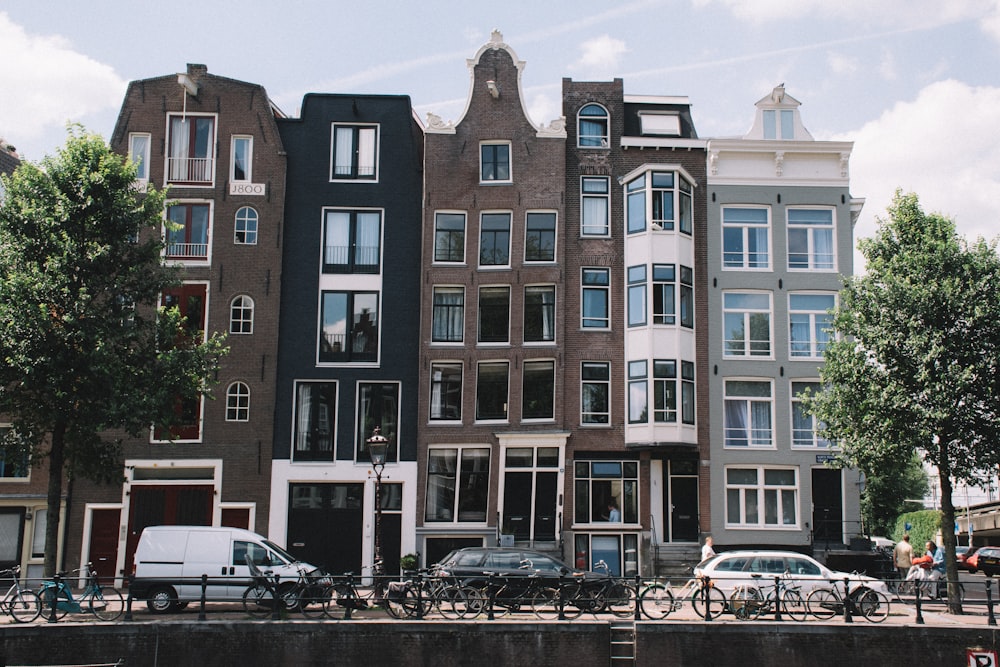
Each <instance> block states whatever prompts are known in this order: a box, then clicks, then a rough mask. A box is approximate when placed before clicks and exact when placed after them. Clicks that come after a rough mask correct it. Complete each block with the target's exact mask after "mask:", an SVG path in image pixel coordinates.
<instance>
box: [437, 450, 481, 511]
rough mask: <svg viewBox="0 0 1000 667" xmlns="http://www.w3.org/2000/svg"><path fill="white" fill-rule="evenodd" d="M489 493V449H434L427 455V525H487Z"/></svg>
mask: <svg viewBox="0 0 1000 667" xmlns="http://www.w3.org/2000/svg"><path fill="white" fill-rule="evenodd" d="M489 491H490V450H489V448H488V447H447V448H445V447H442V448H437V447H432V448H430V449H429V450H428V451H427V507H426V510H425V513H424V521H427V522H429V523H434V522H452V521H459V522H474V523H485V522H486V510H487V506H488V504H489V497H490V494H489Z"/></svg>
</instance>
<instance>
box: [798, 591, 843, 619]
mask: <svg viewBox="0 0 1000 667" xmlns="http://www.w3.org/2000/svg"><path fill="white" fill-rule="evenodd" d="M806 609H808V610H809V613H810V614H812V615H813V616H815V617H816V618H818V619H819V620H821V621H826V620H829V619H831V618H833V616H834V614H837V613H843V611H844V603H843V602H841V601H840V597H838V596H837V595H836V594H835V593H834V592H833V591H832V590H830V589H829V588H814V589H813V590H812V591H810V592H809V595H808V596H807V597H806Z"/></svg>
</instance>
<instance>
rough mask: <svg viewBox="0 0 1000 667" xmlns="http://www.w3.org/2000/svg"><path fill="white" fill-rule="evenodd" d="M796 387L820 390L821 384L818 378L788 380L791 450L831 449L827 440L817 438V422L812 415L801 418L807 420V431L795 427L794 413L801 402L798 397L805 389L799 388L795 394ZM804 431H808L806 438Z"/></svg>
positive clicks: (830, 444)
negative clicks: (807, 386) (808, 386)
mask: <svg viewBox="0 0 1000 667" xmlns="http://www.w3.org/2000/svg"><path fill="white" fill-rule="evenodd" d="M796 385H810V388H812V389H814V390H819V389H822V383H821V382H820V379H819V378H795V379H792V380H789V382H788V387H789V392H788V395H789V397H790V401H791V408H790V410H789V415H788V418H789V420H790V422H791V423H790V427H791V430H790V431H789V432H790V433H791V434H792V438H791V439H792V449H832V448H833V444H832V443H831V442H830V441H829V440H827V439H825V438H821V437H819V435H818V434H817V433H816V424H817V422H816V418H815V417H813V416H812V415H805V414H803V418H805V419H808V421H809V428H808V429H805V428H798V427H796V425H795V413H796V410H797V409H798V406H799V405H801V404H802V402H803V401H802V399H801V398H800V395H801V394H802V392H803V391H804V390H805V389H806V387H799V388H798V389H799V391H798V392H796ZM813 393H814V394H815V393H816V392H815V391H814V392H813ZM806 431H808V434H809V435H808V438H806V437H805V432H806Z"/></svg>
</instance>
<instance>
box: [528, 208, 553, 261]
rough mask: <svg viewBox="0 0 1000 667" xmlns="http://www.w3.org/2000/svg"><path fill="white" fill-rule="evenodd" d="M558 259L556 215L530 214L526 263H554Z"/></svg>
mask: <svg viewBox="0 0 1000 667" xmlns="http://www.w3.org/2000/svg"><path fill="white" fill-rule="evenodd" d="M555 259H556V214H555V213H528V220H527V224H526V231H525V239H524V261H525V262H554V261H555Z"/></svg>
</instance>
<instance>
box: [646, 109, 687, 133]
mask: <svg viewBox="0 0 1000 667" xmlns="http://www.w3.org/2000/svg"><path fill="white" fill-rule="evenodd" d="M639 124H640V125H642V133H643V134H644V135H646V134H655V135H660V136H666V137H679V136H680V134H681V117H680V116H678V115H677V114H667V113H642V112H640V113H639Z"/></svg>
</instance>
